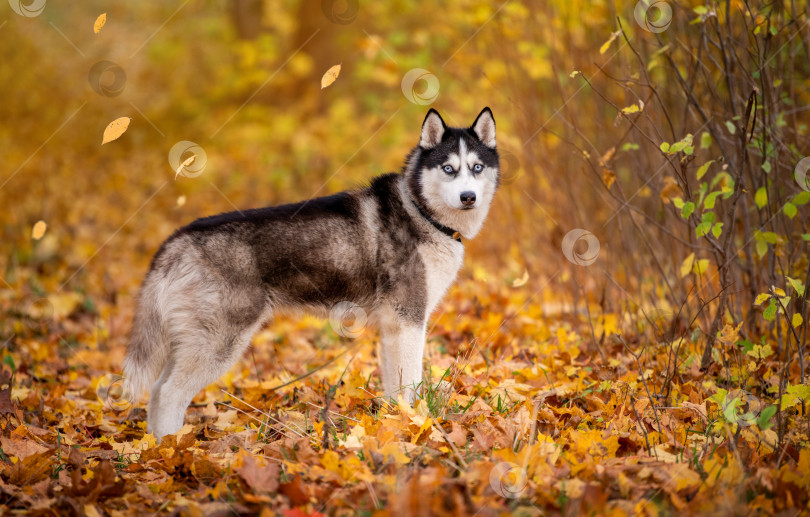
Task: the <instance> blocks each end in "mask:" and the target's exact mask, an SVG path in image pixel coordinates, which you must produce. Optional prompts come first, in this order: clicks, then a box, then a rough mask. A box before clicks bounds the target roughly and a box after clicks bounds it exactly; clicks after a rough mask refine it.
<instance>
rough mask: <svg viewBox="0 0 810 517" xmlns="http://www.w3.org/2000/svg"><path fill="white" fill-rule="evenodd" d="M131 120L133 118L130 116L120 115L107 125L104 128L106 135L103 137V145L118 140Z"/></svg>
mask: <svg viewBox="0 0 810 517" xmlns="http://www.w3.org/2000/svg"><path fill="white" fill-rule="evenodd" d="M131 120H132V119H131V118H129V117H120V118H117V119H115V120H113V121H112V122H110V123H109V124H108V125H107V127H106V128H104V136H103V137H102V138H101V145H104V144H106V143H108V142H112V141H113V140H117V139H118V138H119V137H120V136H121V135H123V134H124V133H126V131H127V128H128V127H129V123H130V121H131Z"/></svg>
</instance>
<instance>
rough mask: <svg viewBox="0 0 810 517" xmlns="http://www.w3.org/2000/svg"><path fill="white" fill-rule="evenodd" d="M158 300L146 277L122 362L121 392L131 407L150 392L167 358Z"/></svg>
mask: <svg viewBox="0 0 810 517" xmlns="http://www.w3.org/2000/svg"><path fill="white" fill-rule="evenodd" d="M158 298H159V293H158V287H157V286H156V285H154V283H153V282H150V278H148V277H147V279H146V281H144V285H143V287H142V288H141V293H140V295H139V297H138V306H137V309H136V310H135V317H134V318H133V321H132V332H131V333H130V338H129V347H127V356H126V358H125V359H124V377H125V381H124V389H125V393H126V395H127V396H128V397H129V398H130V402H131V403H132V404H135V403H137V402H138V401H139V400H140V398H141V396H142V395H143V393H144V392H149V391H150V390H151V388H152V385H153V384H154V383H155V381H156V380H157V379H158V377H159V376H160V373H161V371H162V370H163V367H164V366H165V365H166V360H167V358H168V356H169V343H168V340H167V339H166V336H165V332H164V328H163V318H162V315H161V313H160V310H159V307H160V306H161V305H162V304H160V303H159V302H160V300H159V299H158Z"/></svg>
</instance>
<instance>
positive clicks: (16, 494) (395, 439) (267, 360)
mask: <svg viewBox="0 0 810 517" xmlns="http://www.w3.org/2000/svg"><path fill="white" fill-rule="evenodd" d="M484 275H485V273H484V272H482V271H479V270H476V271H474V272H473V274H472V275H469V278H467V277H465V278H463V279H462V281H461V283H460V285H458V286H456V287H454V288H453V289H452V290H451V292H450V294H449V295H448V298H447V300H446V301H445V303H444V304H443V306H442V307H441V310H440V312H439V313H437V314H436V315H435V316H434V318H433V320H432V325H433V327H432V329H431V330H430V333H429V342H428V350H427V361H426V362H427V363H428V364H429V372H428V371H427V370H426V375H427V374H428V373H429V374H430V377H431V381H430V383H428V382H427V381H426V382H425V386H424V391H423V398H422V399H421V400H420V401H419V402H418V403H417V404H416V405H415V406H414V407H409V406H408V405H406V404H404V403H402V402H401V401H400V403H399V404H397V403H396V401H391V400H385V399H383V398H382V397H381V387H380V381H379V371H378V369H377V366H376V353H375V345H374V344H375V342H376V339H377V335H376V333H375V332H373V331H372V330H369V331H367V332H364V333H363V334H362V335H361V336H360V337H359V338H357V339H353V340H351V339H346V338H341V337H339V336H338V335H337V334H336V333H335V332H334V329H333V328H332V326H331V325H330V323H329V322H328V321H327V322H325V321H322V320H316V319H312V318H306V317H305V318H301V319H286V320H280V321H277V322H275V323H273V324H272V325H270V326H268V327H267V328H266V329H264V330H263V331H262V332H261V333H260V334H258V335H257V336H256V338H255V340H254V348H253V349H252V350H251V351H250V352H249V353H248V354H246V356H245V358H244V359H243V361H241V362H240V363H239V364H238V365H237V367H236V368H234V369H233V370H232V371H231V372H230V373H229V374H228V375H227V376H226V377H224V378H223V379H221V381H220V382H218V383H216V384H214V385H212V386H210V387H209V388H208V389H207V390H206V391H204V392H201V393H200V394H199V395H198V396H197V397H196V398H195V399H194V403H193V406H192V408H190V409H189V411H188V413H187V415H186V425H185V427H184V428H183V429H182V430H181V431H180V432H179V433H178V434H177V435H175V436H167V437H165V438H164V439H163V440H162V442H161V443H156V442H155V440H154V438H153V437H152V436H151V435H148V434H146V432H145V427H146V423H145V409H144V408H145V406H144V405H143V404H137V405H134V406H131V407H130V405H129V404H128V403H127V400H126V396H125V395H123V394H122V393H121V392H120V385H121V383H120V382H119V378H118V377H117V376H115V374H114V373H115V372H116V371H119V370H118V369H119V368H120V364H121V359H122V356H123V353H124V348H123V347H122V346H117V345H116V346H113V345H111V343H112V342H115V340H112V341H111V340H110V339H109V334H110V328H111V327H112V328H120V326H121V325H123V323H122V322H121V321H118V319H119V318H120V317H119V316H113V315H111V314H105V310H103V309H102V310H99V309H98V308H96V307H94V306H93V303H92V302H91V300H90V299H89V298H85V297H83V296H82V295H80V294H78V293H70V294H59V295H50V296H47V295H46V296H44V297H42V298H39V299H32V298H31V297H28V298H26V300H15V299H12V298H11V297H10V296H11V293H12V291H10V290H4V291H3V296H4V298H3V303H4V315H5V316H4V325H5V327H4V332H6V334H7V335H10V337H9V338H8V341H7V342H6V352H5V357H4V363H3V375H4V378H3V380H2V392H0V411H1V412H2V422H1V423H0V426H2V434H1V435H0V443H1V445H2V451H1V452H0V461H1V462H2V473H1V474H0V492H1V493H2V500H1V501H0V508H2V509H3V511H4V512H32V513H36V514H42V515H48V514H54V513H58V514H65V513H73V514H86V515H137V514H145V513H147V512H148V513H154V512H158V513H172V512H175V513H177V512H179V513H180V514H183V515H204V514H205V515H208V514H222V515H226V514H233V513H237V514H251V513H259V512H263V514H266V515H272V514H283V515H289V516H300V515H321V514H323V515H348V514H363V515H372V514H379V515H427V514H437V515H445V514H446V515H450V514H454V515H461V514H476V515H501V514H504V513H507V512H513V513H514V514H518V515H573V514H579V513H582V514H602V515H613V514H615V515H625V514H645V515H657V514H659V513H661V512H662V511H663V512H664V513H668V512H683V513H686V514H707V513H708V514H720V513H723V514H746V513H769V514H770V513H776V514H782V515H795V514H797V513H799V512H801V511H807V505H808V489H810V450H808V449H807V428H808V418H807V416H806V413H805V412H804V406H803V405H804V400H806V398H807V393H806V391H802V390H806V389H807V387H806V386H804V387H802V386H801V385H800V384H797V385H795V386H793V387H792V388H791V389H789V392H788V393H786V394H785V396H784V398H783V400H782V411H781V413H779V415H776V416H775V415H774V410H767V409H766V408H767V407H768V406H770V403H771V402H773V400H774V395H773V390H772V389H770V388H771V387H773V386H775V385H777V383H778V370H777V367H776V365H775V364H772V363H771V362H769V354H767V352H765V353H763V348H762V346H760V345H757V346H760V348H759V349H757V350H749V353H745V352H743V351H741V350H736V351H735V350H731V349H732V348H735V347H737V345H736V344H735V343H736V342H737V341H738V339H737V338H738V336H736V335H734V332H735V331H734V329H733V328H732V327H727V328H726V330H725V333H724V342H725V346H726V347H727V348H728V349H729V353H731V354H732V355H733V354H735V353H736V354H737V355H736V356H737V357H739V358H740V366H739V368H740V369H739V370H738V373H739V372H742V371H747V372H749V373H754V372H756V378H757V379H758V380H757V383H759V385H757V386H753V387H751V388H750V391H747V392H740V393H736V394H735V393H734V392H733V391H732V392H729V391H727V390H726V389H725V388H724V387H723V386H724V382H723V378H724V375H725V374H724V372H723V371H722V367H721V366H720V365H717V366H715V367H713V369H712V370H710V371H709V372H701V371H699V369H698V366H697V361H696V360H694V359H692V358H695V357H697V356H699V352H700V351H699V350H698V349H697V348H696V347H694V346H693V345H692V344H691V343H690V342H689V340H688V336H687V339H682V340H673V341H672V344H671V345H670V344H666V343H661V344H656V343H649V342H641V341H640V339H639V338H638V337H637V336H643V335H645V333H646V330H648V329H647V328H646V326H648V325H650V326H655V325H660V324H663V322H662V321H659V320H656V319H655V318H647V319H646V320H643V319H639V318H636V315H634V314H630V313H627V314H624V315H616V314H601V313H600V312H599V308H598V306H593V307H592V308H591V312H590V316H588V314H587V313H583V311H573V310H569V309H567V308H566V306H564V305H561V304H559V303H556V302H555V300H554V297H553V295H552V294H551V293H553V292H554V289H553V286H555V285H557V284H556V282H557V280H559V281H563V280H564V279H562V280H561V279H556V280H555V281H554V282H553V283H552V284H551V286H550V287H547V288H545V289H541V290H540V291H538V292H535V294H534V296H532V291H534V289H525V288H521V287H518V286H520V285H521V284H523V283H525V282H526V278H523V279H517V280H515V279H498V278H484ZM547 283H548V282H547V281H543V282H540V285H543V284H547ZM530 284H531V285H533V284H534V282H530ZM639 310H641V309H640V308H639ZM637 321H644V322H645V323H644V324H639V323H637ZM631 322H636V323H632V324H631ZM681 330H682V329H678V331H679V332H680V331H681ZM9 332H12V334H8V333H9ZM119 332H120V330H119ZM675 347H677V351H676V352H675V353H676V354H677V356H678V357H680V358H681V360H680V361H679V362H678V363H677V373H676V374H675V375H674V376H673V375H671V374H670V375H669V380H668V379H667V372H668V371H671V368H670V367H669V366H671V365H670V361H671V360H672V356H673V353H674V352H673V350H674V349H675ZM737 348H739V347H737ZM794 364H795V363H794ZM734 368H736V367H734ZM794 374H796V375H798V373H797V372H796V371H795V369H794ZM754 394H756V395H754ZM777 416H778V417H779V418H780V419H784V421H783V425H784V426H785V429H786V431H785V435H784V438H783V446H782V448H781V450H780V451H777V450H776V448H777V440H778V437H777V433H776V432H775V427H774V426H775V425H776V424H777Z"/></svg>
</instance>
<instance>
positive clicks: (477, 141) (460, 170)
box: [405, 108, 500, 239]
mask: <svg viewBox="0 0 810 517" xmlns="http://www.w3.org/2000/svg"><path fill="white" fill-rule="evenodd" d="M499 172H500V166H499V162H498V151H497V150H496V148H495V119H494V118H493V116H492V111H490V109H489V108H484V110H483V111H481V113H480V114H479V115H478V117H477V118H476V119H475V122H473V124H472V125H471V126H470V127H468V128H453V127H447V125H446V124H445V123H444V120H442V117H441V116H440V115H439V113H438V112H437V111H436V110H434V109H431V110H430V111H429V112H428V114H427V116H426V117H425V121H424V122H423V123H422V134H421V137H420V139H419V146H418V147H417V148H416V149H414V151H413V152H412V153H411V156H410V157H409V159H408V163H407V165H406V170H405V173H406V175H407V177H408V189H409V190H410V193H411V195H412V196H413V198H414V200H415V201H416V203H417V204H418V205H419V206H420V207H421V208H422V209H423V210H425V211H426V212H427V213H428V214H430V216H431V217H433V218H435V219H436V220H437V221H439V222H440V223H442V224H444V225H446V226H448V227H450V228H454V229H455V230H458V231H459V232H461V234H462V235H463V236H464V237H465V238H468V239H469V238H472V237H474V236H475V234H477V233H478V231H479V230H480V229H481V226H482V225H483V224H484V219H485V218H486V215H487V212H488V211H489V206H490V204H491V203H492V197H493V196H494V195H495V190H497V188H498V175H499Z"/></svg>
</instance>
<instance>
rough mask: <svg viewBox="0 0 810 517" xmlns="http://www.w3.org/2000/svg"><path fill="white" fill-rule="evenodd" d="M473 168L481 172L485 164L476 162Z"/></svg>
mask: <svg viewBox="0 0 810 517" xmlns="http://www.w3.org/2000/svg"><path fill="white" fill-rule="evenodd" d="M473 170H474V171H475V172H481V171H482V170H484V166H483V165H481V164H480V163H476V164H475V165H473Z"/></svg>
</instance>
